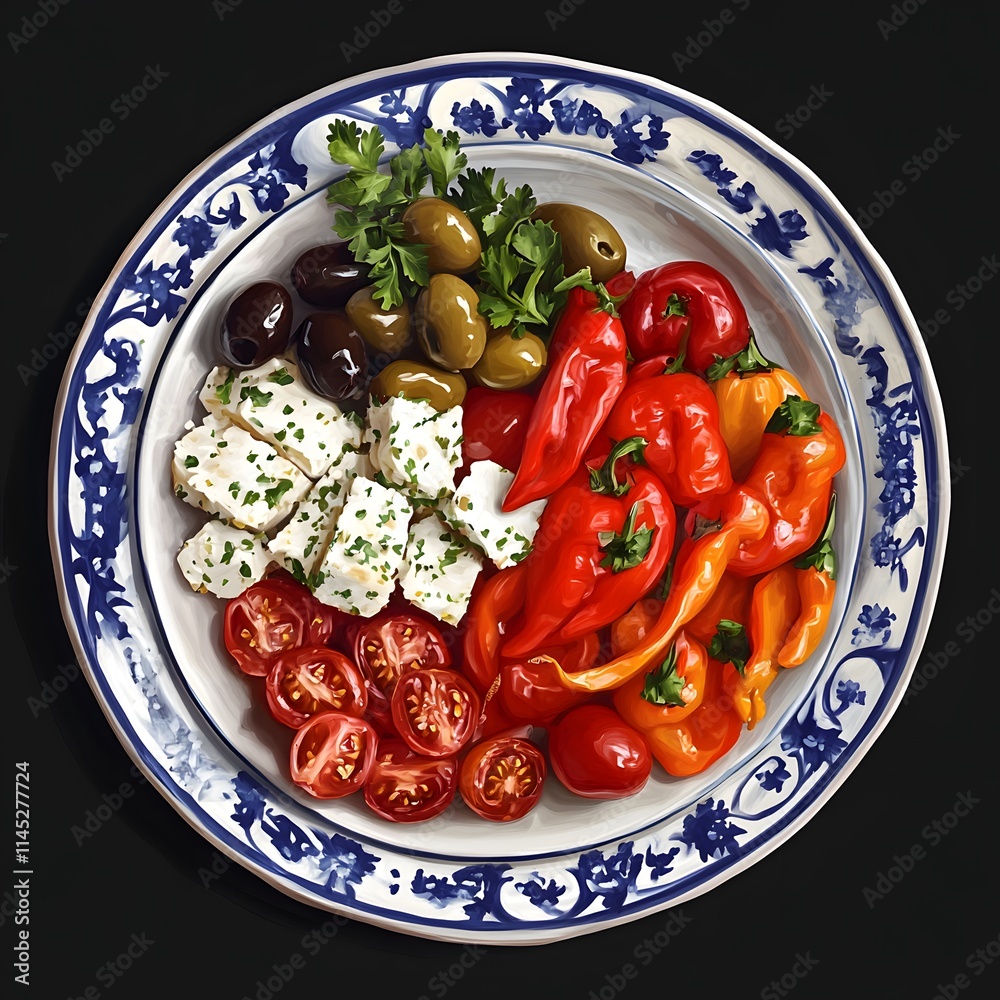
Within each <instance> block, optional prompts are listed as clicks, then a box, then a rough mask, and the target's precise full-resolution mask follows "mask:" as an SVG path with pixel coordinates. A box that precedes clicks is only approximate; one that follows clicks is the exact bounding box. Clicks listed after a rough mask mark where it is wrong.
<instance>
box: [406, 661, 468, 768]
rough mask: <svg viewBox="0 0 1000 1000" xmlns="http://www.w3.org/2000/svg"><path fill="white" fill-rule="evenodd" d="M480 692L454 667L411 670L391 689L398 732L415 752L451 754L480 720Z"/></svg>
mask: <svg viewBox="0 0 1000 1000" xmlns="http://www.w3.org/2000/svg"><path fill="white" fill-rule="evenodd" d="M479 712H480V701H479V695H478V694H476V692H475V691H474V690H473V688H472V685H471V684H469V682H468V681H467V680H466V679H465V678H464V677H463V676H462V675H461V674H458V673H456V672H455V671H454V670H444V669H434V670H411V671H408V672H407V673H405V674H403V676H402V677H400V679H399V681H398V682H397V684H396V689H395V690H394V691H393V693H392V718H393V721H394V722H395V723H396V729H397V730H398V731H399V735H400V736H402V737H403V739H404V740H405V741H406V742H407V744H409V746H410V747H411V749H413V750H416V752H417V753H422V754H426V755H427V756H428V757H450V756H452V755H454V754H456V753H458V751H459V750H461V749H462V747H463V746H465V744H466V743H468V742H469V739H470V738H471V736H472V734H473V732H475V729H476V726H477V725H478V723H479Z"/></svg>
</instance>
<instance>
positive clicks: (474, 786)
mask: <svg viewBox="0 0 1000 1000" xmlns="http://www.w3.org/2000/svg"><path fill="white" fill-rule="evenodd" d="M545 774H546V767H545V757H544V755H543V754H542V751H541V750H539V748H538V747H537V746H535V744H534V743H532V742H531V741H530V740H526V739H522V738H521V737H519V736H508V735H499V736H494V737H491V738H490V739H487V740H483V742H482V743H477V744H476V745H475V746H474V747H473V748H472V749H471V750H470V751H469V752H468V754H466V757H465V760H463V761H462V769H461V771H459V774H458V790H459V791H460V792H461V793H462V798H463V799H464V801H465V804H466V805H467V806H468V807H469V808H470V809H471V810H472V811H473V812H474V813H475V814H476V815H477V816H482V817H483V819H489V820H496V821H498V822H502V823H503V822H509V821H511V820H515V819H520V818H521V817H522V816H526V815H527V814H528V813H529V812H530V811H531V810H532V809H534V807H535V806H536V805H537V803H538V800H539V799H540V798H541V797H542V788H543V786H544V784H545Z"/></svg>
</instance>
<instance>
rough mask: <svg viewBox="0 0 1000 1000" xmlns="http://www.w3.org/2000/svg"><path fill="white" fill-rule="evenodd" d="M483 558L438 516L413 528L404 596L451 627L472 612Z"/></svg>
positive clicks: (404, 573)
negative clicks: (467, 612)
mask: <svg viewBox="0 0 1000 1000" xmlns="http://www.w3.org/2000/svg"><path fill="white" fill-rule="evenodd" d="M482 568H483V557H482V556H481V555H480V554H479V553H478V552H476V551H475V550H474V549H472V548H471V546H470V545H469V544H468V542H467V541H466V540H465V539H464V538H462V536H461V535H458V534H453V533H452V532H451V531H449V530H448V526H447V525H446V524H445V523H444V521H442V520H441V518H440V517H439V516H438V515H437V514H434V515H433V516H431V517H426V518H424V519H423V520H420V521H417V522H416V523H414V524H412V525H411V526H410V537H409V540H408V541H407V543H406V565H405V566H404V568H403V571H402V573H401V574H400V580H399V582H400V584H401V586H402V588H403V596H404V597H405V598H406V599H407V600H408V601H410V602H412V603H413V604H415V605H416V606H417V607H418V608H422V609H423V610H424V611H426V612H428V614H432V615H434V617H435V618H439V619H440V620H441V621H443V622H448V624H449V625H457V624H458V623H459V622H460V621H461V620H462V618H463V617H465V612H466V611H467V610H468V608H469V600H470V598H471V597H472V587H473V585H474V584H475V582H476V577H477V576H479V571H480V570H481V569H482Z"/></svg>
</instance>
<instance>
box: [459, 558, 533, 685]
mask: <svg viewBox="0 0 1000 1000" xmlns="http://www.w3.org/2000/svg"><path fill="white" fill-rule="evenodd" d="M525 582H526V578H525V574H524V567H523V565H518V566H509V567H508V568H507V569H502V570H500V572H499V573H497V574H496V575H495V576H492V577H490V579H489V580H487V581H486V583H485V584H484V585H483V589H482V590H480V591H479V593H478V594H477V595H476V596H475V598H473V601H472V605H471V607H470V608H469V613H468V615H467V616H466V619H465V622H464V623H463V624H464V626H465V635H464V637H463V639H462V651H463V653H464V654H465V656H464V660H465V662H464V665H463V669H464V671H465V674H466V676H467V677H468V678H469V680H471V681H472V682H473V683H474V684H475V685H476V687H477V688H478V689H479V691H480V692H482V693H483V694H487V693H488V692H490V691H492V690H493V685H494V684H495V683H496V681H497V678H499V676H500V644H501V641H502V639H503V635H504V630H505V628H506V624H507V622H509V621H510V620H511V619H512V618H513V617H514V616H515V615H516V614H517V613H518V612H519V611H520V610H521V605H522V604H523V603H524V588H525ZM487 700H489V699H487Z"/></svg>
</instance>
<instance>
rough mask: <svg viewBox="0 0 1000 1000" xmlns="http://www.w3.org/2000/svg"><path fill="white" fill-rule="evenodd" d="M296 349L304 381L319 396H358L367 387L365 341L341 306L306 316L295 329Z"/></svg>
mask: <svg viewBox="0 0 1000 1000" xmlns="http://www.w3.org/2000/svg"><path fill="white" fill-rule="evenodd" d="M295 351H296V353H297V355H298V359H299V367H300V368H301V369H302V374H303V375H304V376H305V379H306V382H308V383H309V385H310V387H311V388H312V389H313V391H314V392H318V393H319V394H320V395H321V396H326V398H327V399H350V398H358V397H359V396H361V395H362V393H363V392H364V391H365V389H366V388H367V385H368V356H367V354H366V353H365V342H364V339H363V338H362V336H361V334H360V333H358V332H357V330H355V329H354V327H353V326H352V325H351V321H350V320H349V319H348V318H347V314H346V313H345V312H343V311H342V310H339V309H337V310H335V311H333V312H327V313H313V314H312V315H311V316H307V317H306V318H305V319H304V320H303V321H302V323H301V324H300V325H299V328H298V329H297V330H296V331H295Z"/></svg>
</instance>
